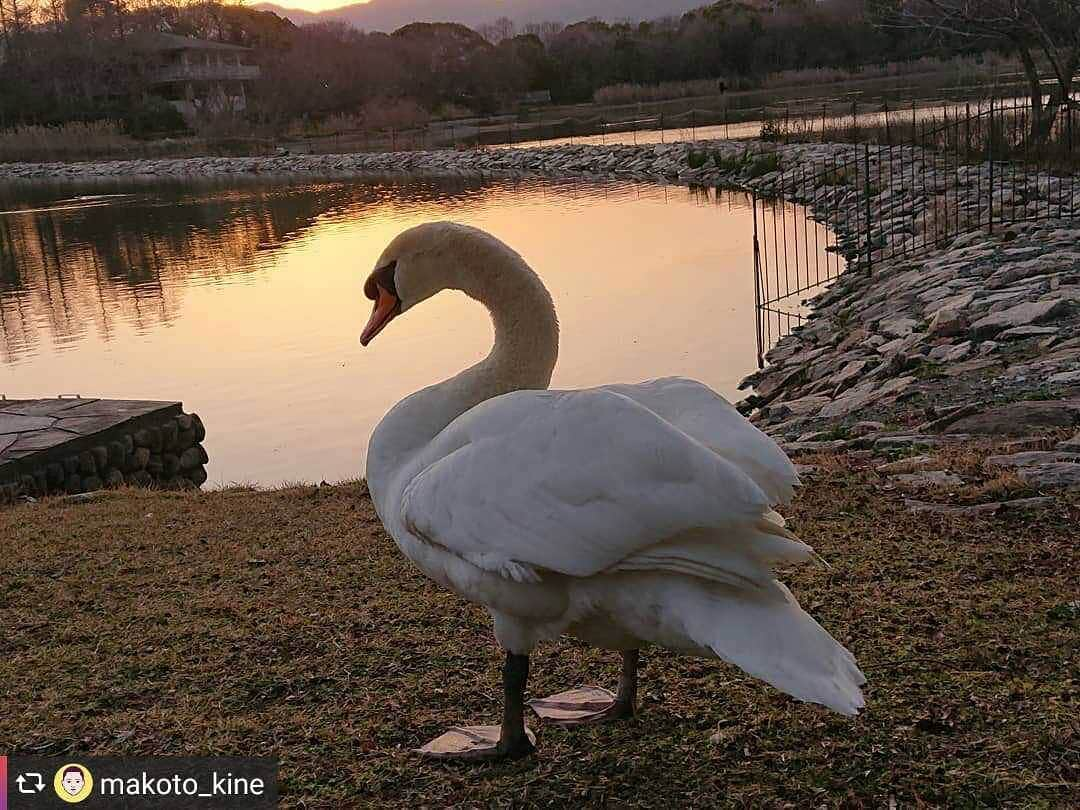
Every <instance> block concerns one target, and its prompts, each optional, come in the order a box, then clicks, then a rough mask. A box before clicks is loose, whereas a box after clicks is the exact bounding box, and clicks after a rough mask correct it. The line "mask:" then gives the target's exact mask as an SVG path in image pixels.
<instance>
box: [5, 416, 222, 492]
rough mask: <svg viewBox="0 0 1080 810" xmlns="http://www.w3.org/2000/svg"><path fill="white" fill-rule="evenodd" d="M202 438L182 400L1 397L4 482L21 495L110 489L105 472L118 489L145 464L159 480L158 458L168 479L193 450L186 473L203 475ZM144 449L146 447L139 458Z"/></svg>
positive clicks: (199, 426) (199, 425)
mask: <svg viewBox="0 0 1080 810" xmlns="http://www.w3.org/2000/svg"><path fill="white" fill-rule="evenodd" d="M204 435H205V431H204V430H203V428H202V422H201V421H200V420H199V419H198V417H197V416H189V415H187V414H185V413H184V411H183V406H182V404H181V403H179V402H155V401H148V400H115V399H79V398H60V399H22V400H13V399H0V484H6V483H9V482H15V483H21V484H22V486H23V489H24V491H25V490H28V489H33V490H36V491H37V492H38V493H45V492H53V491H59V490H68V491H70V489H71V488H72V487H73V486H77V487H78V488H79V489H82V488H83V486H84V484H85V483H86V482H89V485H90V486H91V487H93V486H95V485H98V484H103V483H105V482H104V478H105V474H106V472H112V473H113V482H112V483H114V484H115V483H117V482H122V480H123V479H124V477H125V476H127V477H128V478H131V477H132V476H134V479H135V480H141V479H143V478H144V476H143V475H141V471H145V470H146V469H147V468H148V465H150V469H151V470H152V472H154V473H155V474H154V475H153V477H154V478H159V477H160V476H161V474H160V473H159V472H158V471H157V470H156V466H157V465H156V464H155V463H154V461H156V459H158V458H161V459H162V460H163V461H162V464H163V467H164V468H168V470H167V476H166V477H170V478H171V477H175V476H176V475H178V474H179V466H178V464H179V462H178V459H179V458H180V455H181V454H182V453H183V452H184V451H185V450H190V449H191V448H193V447H196V446H197V447H198V450H197V451H192V453H191V454H189V455H188V457H187V463H186V467H185V468H186V469H189V470H191V469H194V468H195V467H196V466H198V467H200V469H201V465H202V463H204V462H205V451H204V450H203V449H202V447H201V445H198V442H200V441H201V440H202V438H203V436H204ZM139 447H145V448H147V449H146V451H145V452H137V451H138V448H139ZM170 456H175V458H176V459H177V463H175V464H172V463H170V462H171V458H170ZM196 457H198V463H197V464H196ZM114 471H115V472H114ZM200 475H201V473H199V472H196V473H195V474H194V477H195V478H198V477H199V476H200ZM80 476H81V477H82V479H83V480H79V479H80ZM35 482H36V486H35V485H34V484H35ZM127 483H132V481H130V480H128V481H127ZM197 483H201V482H197Z"/></svg>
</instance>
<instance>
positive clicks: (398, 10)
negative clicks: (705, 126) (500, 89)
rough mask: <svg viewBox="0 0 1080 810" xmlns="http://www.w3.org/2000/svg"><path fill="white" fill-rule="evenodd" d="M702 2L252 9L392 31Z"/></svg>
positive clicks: (591, 0)
mask: <svg viewBox="0 0 1080 810" xmlns="http://www.w3.org/2000/svg"><path fill="white" fill-rule="evenodd" d="M704 4H705V2H704V0H504V2H500V3H493V2H492V1H491V0H371V2H369V3H356V4H353V5H346V6H343V7H341V8H336V9H331V10H329V11H323V12H319V13H313V12H310V11H304V10H301V9H292V8H288V7H285V6H281V5H278V4H275V3H257V4H255V5H254V6H253V8H257V9H261V10H264V11H273V12H275V13H276V14H279V15H281V16H282V17H287V18H288V19H290V20H292V21H293V22H294V23H296V24H297V25H309V24H311V23H316V22H330V21H342V22H347V23H349V24H350V25H353V26H355V27H357V28H362V29H365V30H368V31H393V30H395V29H397V28H400V27H401V26H403V25H407V24H408V23H411V22H458V23H463V24H465V25H471V26H475V25H482V24H483V23H488V22H491V21H493V20H494V19H495V18H497V17H509V18H510V19H512V20H513V21H514V22H515V23H517V24H518V25H519V26H520V25H525V24H527V23H539V22H548V21H554V22H563V23H567V22H574V21H576V20H585V19H588V18H590V17H597V18H599V19H602V20H607V21H616V20H623V19H630V20H634V21H638V20H651V19H656V18H658V17H663V16H667V15H669V14H682V13H684V12H686V11H690V10H691V9H694V8H698V7H699V6H702V5H704Z"/></svg>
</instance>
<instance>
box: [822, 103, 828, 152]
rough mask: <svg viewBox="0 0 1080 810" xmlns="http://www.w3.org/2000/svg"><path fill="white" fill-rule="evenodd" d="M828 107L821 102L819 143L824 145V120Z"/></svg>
mask: <svg viewBox="0 0 1080 810" xmlns="http://www.w3.org/2000/svg"><path fill="white" fill-rule="evenodd" d="M828 109H829V105H828V104H826V103H825V102H824V101H823V102H821V142H822V143H825V118H826V116H827V114H828Z"/></svg>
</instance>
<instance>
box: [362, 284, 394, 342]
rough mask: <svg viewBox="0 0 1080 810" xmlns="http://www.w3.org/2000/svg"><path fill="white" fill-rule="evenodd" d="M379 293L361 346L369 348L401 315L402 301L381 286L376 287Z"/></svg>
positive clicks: (363, 333) (365, 328) (363, 334)
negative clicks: (387, 326)
mask: <svg viewBox="0 0 1080 810" xmlns="http://www.w3.org/2000/svg"><path fill="white" fill-rule="evenodd" d="M375 286H376V288H377V290H378V292H377V294H376V296H370V295H369V297H374V298H375V308H374V309H373V310H372V311H371V318H370V320H368V323H367V326H365V327H364V331H363V332H362V333H361V334H360V345H361V346H367V345H368V344H369V343H371V341H373V340H374V339H375V336H376V335H377V334H379V332H381V331H382V330H383V329H385V328H386V325H387V324H388V323H390V321H392V320H393V319H394V318H395V317H397V316H398V315H399V314H400V313H401V301H399V300H398V298H397V296H396V295H394V294H393V293H391V292H389V291H387V290H385V289H383V287H382V286H381V285H375Z"/></svg>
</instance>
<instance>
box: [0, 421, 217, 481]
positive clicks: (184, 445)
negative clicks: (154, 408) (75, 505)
mask: <svg viewBox="0 0 1080 810" xmlns="http://www.w3.org/2000/svg"><path fill="white" fill-rule="evenodd" d="M177 411H179V408H177ZM205 438H206V428H205V427H204V426H203V422H202V420H201V419H200V418H199V416H198V414H188V413H184V412H183V411H179V412H178V413H166V414H160V415H152V416H148V417H143V418H140V419H133V420H130V421H129V422H126V423H124V424H121V425H118V426H116V427H112V428H109V429H108V430H105V431H102V432H101V433H99V434H96V435H94V436H89V437H82V441H72V442H70V443H67V444H61V445H59V446H57V447H53V448H51V449H49V450H48V451H47V452H42V453H38V454H35V455H31V456H29V457H27V458H25V459H23V460H22V461H21V463H20V464H19V469H18V471H17V474H16V475H15V476H14V477H11V475H12V474H11V473H9V478H8V480H6V481H0V502H2V501H12V500H17V499H19V498H24V497H27V496H29V497H41V496H44V495H65V494H66V495H75V494H79V493H84V492H94V491H96V490H100V489H106V488H114V487H120V486H125V485H126V486H136V487H158V488H161V489H194V488H197V487H200V486H202V485H203V484H204V483H205V482H206V478H207V475H206V467H205V465H206V463H207V462H208V461H209V457H208V456H207V453H206V450H205V449H204V448H203V445H202V441H203V439H205Z"/></svg>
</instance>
